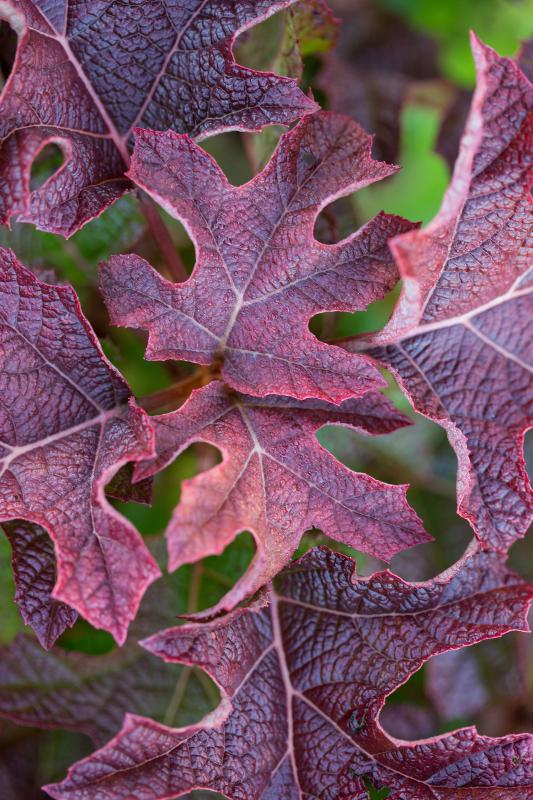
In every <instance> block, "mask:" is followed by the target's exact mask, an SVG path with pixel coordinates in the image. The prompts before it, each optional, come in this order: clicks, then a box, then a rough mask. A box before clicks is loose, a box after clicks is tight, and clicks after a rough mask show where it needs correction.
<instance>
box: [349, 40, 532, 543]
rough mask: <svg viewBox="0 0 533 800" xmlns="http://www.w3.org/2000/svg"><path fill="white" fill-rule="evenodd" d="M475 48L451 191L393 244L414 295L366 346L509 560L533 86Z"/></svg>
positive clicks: (520, 516) (522, 524) (526, 491)
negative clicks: (437, 442) (451, 456)
mask: <svg viewBox="0 0 533 800" xmlns="http://www.w3.org/2000/svg"><path fill="white" fill-rule="evenodd" d="M473 46H474V54H475V58H476V63H477V68H478V87H477V90H476V93H475V96H474V99H473V103H472V108H471V111H470V116H469V120H468V124H467V127H466V131H465V134H464V138H463V144H462V148H461V153H460V156H459V159H458V162H457V165H456V168H455V172H454V176H453V180H452V183H451V186H450V188H449V190H448V193H447V195H446V198H445V200H444V203H443V206H442V208H441V210H440V212H439V214H438V215H437V217H435V219H434V220H433V221H432V222H431V224H430V225H428V227H427V228H426V229H424V230H422V231H413V232H409V233H407V234H405V235H404V236H400V237H398V238H397V239H395V240H393V241H392V243H391V248H392V249H393V252H394V254H395V256H396V259H397V262H398V266H399V268H400V272H401V274H402V277H403V280H404V288H403V293H402V296H401V298H400V301H399V303H398V306H397V308H396V309H395V312H394V314H393V317H392V319H391V321H390V323H389V325H388V326H387V327H386V328H385V330H384V331H383V332H381V333H379V334H377V335H376V336H373V337H371V338H370V341H369V342H367V344H366V345H365V344H362V348H363V349H364V348H365V347H368V345H369V344H371V345H378V346H379V349H377V348H376V349H375V350H373V351H372V353H373V355H374V356H375V357H377V358H379V359H380V360H381V361H382V362H383V363H385V364H387V365H388V366H390V367H391V368H392V369H393V371H394V372H395V374H396V375H397V376H398V378H399V380H400V382H401V385H402V387H403V388H404V390H405V391H406V393H407V394H408V395H409V397H410V398H411V399H412V402H413V404H414V406H415V408H416V409H417V410H418V411H420V412H421V413H422V414H425V415H426V416H428V417H430V418H431V419H434V420H435V421H436V422H438V423H439V424H440V425H442V426H443V427H444V428H445V429H446V431H447V433H448V437H449V439H450V442H451V444H452V445H453V447H454V448H455V450H456V453H457V456H458V461H459V473H458V488H457V495H458V507H459V513H460V514H462V515H463V516H464V517H466V518H467V519H468V520H469V521H470V522H471V523H472V525H473V527H474V528H475V530H476V533H477V535H478V536H479V537H480V539H481V540H482V541H483V542H485V543H486V544H488V545H490V546H491V547H495V548H498V549H500V550H505V549H506V548H507V547H509V545H510V544H511V543H512V542H513V541H514V540H515V539H516V538H517V537H519V536H522V535H523V534H524V533H525V531H526V530H527V527H528V525H529V523H530V521H531V506H532V502H533V494H532V492H531V487H530V484H529V480H528V478H527V473H526V469H525V464H524V460H523V456H522V444H523V437H524V432H525V431H526V430H527V429H528V428H529V427H531V425H532V424H533V423H532V421H533V380H532V371H533V352H532V347H531V342H532V340H531V332H530V323H531V318H532V314H533V297H532V293H531V288H532V286H533V273H532V271H531V269H532V268H531V265H532V258H533V244H532V237H531V231H532V225H533V206H532V199H531V186H532V172H531V169H532V153H533V151H532V148H531V142H532V140H533V87H532V86H531V83H530V82H529V81H528V80H527V78H526V77H525V76H524V75H523V74H522V73H521V72H520V70H519V69H518V68H517V67H516V65H515V64H514V63H513V62H512V61H511V60H510V59H507V58H500V57H499V56H497V54H496V53H494V51H492V50H491V49H490V48H488V47H485V46H484V45H482V44H480V43H479V42H478V41H477V40H475V39H473ZM347 346H348V347H349V348H350V349H354V350H359V349H361V343H360V342H353V343H352V344H348V345H347Z"/></svg>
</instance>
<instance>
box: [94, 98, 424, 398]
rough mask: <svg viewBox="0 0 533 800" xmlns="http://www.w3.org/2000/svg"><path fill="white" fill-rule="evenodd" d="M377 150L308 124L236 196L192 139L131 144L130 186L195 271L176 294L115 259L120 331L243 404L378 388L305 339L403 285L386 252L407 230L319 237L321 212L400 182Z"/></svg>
mask: <svg viewBox="0 0 533 800" xmlns="http://www.w3.org/2000/svg"><path fill="white" fill-rule="evenodd" d="M370 143H371V137H370V136H368V135H367V134H366V133H364V131H363V130H361V128H359V126H358V125H357V124H356V123H355V122H353V121H351V120H350V119H349V118H348V117H342V116H339V115H335V114H328V113H320V114H316V115H313V116H308V117H306V118H305V119H304V120H303V121H302V122H301V123H300V124H299V125H298V126H297V127H296V128H294V129H293V130H292V131H290V132H289V133H286V134H285V135H284V136H283V137H282V139H281V141H280V143H279V146H278V148H277V150H276V152H275V153H274V155H273V157H272V159H271V160H270V162H269V163H268V164H267V166H266V167H265V169H264V170H263V172H261V173H260V174H259V175H258V176H257V177H256V178H254V179H253V180H252V181H250V182H249V183H247V184H245V185H244V186H239V187H236V186H232V185H231V184H229V183H228V181H227V179H226V177H225V175H224V174H223V172H222V171H221V170H220V168H219V167H218V165H217V164H216V163H215V162H214V161H213V159H212V158H211V157H210V156H208V155H207V154H206V153H205V152H204V151H203V150H201V149H200V148H199V147H198V146H197V145H196V144H195V143H194V142H192V141H191V140H190V139H189V138H188V137H186V136H178V135H176V134H174V133H172V132H169V133H154V132H152V131H141V130H139V131H137V138H136V146H135V152H134V156H133V162H132V168H131V170H130V172H129V175H130V176H131V177H132V178H133V180H134V181H135V182H136V183H137V184H138V185H139V186H141V187H142V188H143V189H144V190H145V191H146V192H148V194H151V195H152V197H154V198H155V199H156V200H157V201H158V202H159V203H160V204H161V205H162V206H163V207H164V208H165V209H166V210H167V211H168V212H169V213H170V214H173V215H174V216H175V217H177V218H179V219H181V220H182V222H183V223H184V224H185V225H186V226H187V229H188V231H189V233H190V235H191V237H192V238H193V240H194V243H195V246H196V250H197V263H196V267H195V269H194V272H193V275H192V276H191V278H190V279H189V280H188V281H186V282H185V283H182V284H173V283H170V282H169V281H167V280H165V279H164V278H162V277H161V276H160V275H158V274H157V273H156V272H155V271H154V270H153V269H152V267H151V266H150V265H149V264H148V263H147V262H146V261H144V260H143V259H142V258H139V257H138V256H135V255H130V256H115V257H113V258H111V260H110V261H109V263H108V264H107V265H105V266H104V268H103V270H102V277H101V285H102V290H103V293H104V298H105V300H106V303H107V306H108V308H109V312H110V315H111V320H112V322H113V323H114V324H116V325H129V326H131V327H136V328H144V329H146V330H148V332H149V340H148V348H147V351H146V356H147V358H150V359H158V360H164V359H171V358H173V359H186V360H188V361H194V362H196V363H199V364H210V363H212V362H217V361H220V362H221V371H222V375H223V377H224V380H225V381H226V382H227V383H228V384H229V385H230V386H232V387H233V388H234V389H237V390H238V391H240V392H245V393H247V394H254V395H258V396H264V395H267V394H283V395H289V396H291V397H297V398H299V399H303V398H306V397H317V398H320V399H322V400H328V401H331V402H335V403H338V402H341V401H342V400H344V399H346V398H348V397H352V396H357V395H361V394H363V393H364V392H366V391H368V390H369V389H372V388H376V387H380V386H383V385H384V383H383V379H382V377H381V376H380V375H379V373H378V372H377V370H376V369H375V367H374V366H373V365H372V364H371V363H370V360H369V359H366V360H365V359H364V358H362V357H354V356H349V355H347V354H346V352H344V351H343V350H342V349H341V348H336V347H332V346H331V345H327V344H324V343H323V342H319V341H318V340H317V339H316V338H315V337H314V336H313V335H312V334H311V332H310V331H309V328H308V323H309V320H310V318H311V317H313V316H314V315H315V314H318V313H319V312H321V311H355V310H357V309H363V308H366V306H367V305H368V304H369V303H371V302H373V301H374V300H377V299H379V298H381V297H383V295H384V294H385V293H386V292H388V291H389V290H390V289H392V287H393V286H394V285H395V283H396V281H397V278H398V275H397V270H396V267H395V265H394V260H393V259H392V256H391V254H390V252H389V249H388V247H387V241H388V240H389V239H390V237H391V236H394V235H396V234H398V233H401V232H403V231H407V230H410V229H411V228H413V224H412V223H409V222H407V221H406V220H403V219H401V218H399V217H394V216H391V215H388V214H380V215H379V216H377V217H376V218H375V219H374V220H372V221H371V222H369V223H368V224H367V225H365V227H364V228H362V230H360V231H358V232H357V233H355V234H353V235H352V236H350V237H349V238H348V239H347V240H345V241H344V242H340V243H339V244H336V245H325V244H321V243H320V242H318V241H316V239H315V238H314V236H313V226H314V223H315V220H316V218H317V216H318V214H319V212H320V210H321V209H322V208H323V207H324V206H326V205H327V204H328V203H330V202H331V201H332V200H334V199H335V198H336V197H339V196H341V195H345V194H348V193H350V192H353V191H354V190H355V189H357V188H360V187H362V186H366V185H368V184H370V183H373V182H374V181H376V180H378V179H379V178H384V177H386V176H387V175H390V174H392V173H393V172H394V171H395V169H396V168H395V167H391V166H389V165H388V164H383V163H381V162H377V161H373V160H372V158H371V156H370Z"/></svg>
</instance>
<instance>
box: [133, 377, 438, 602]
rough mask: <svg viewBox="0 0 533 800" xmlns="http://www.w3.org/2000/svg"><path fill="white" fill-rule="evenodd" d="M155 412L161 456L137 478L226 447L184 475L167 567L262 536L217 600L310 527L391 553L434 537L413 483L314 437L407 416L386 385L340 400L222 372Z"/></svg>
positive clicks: (238, 591) (402, 421) (273, 561)
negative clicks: (266, 389) (260, 385)
mask: <svg viewBox="0 0 533 800" xmlns="http://www.w3.org/2000/svg"><path fill="white" fill-rule="evenodd" d="M151 421H152V424H153V427H154V431H155V435H156V451H157V457H156V459H155V460H154V461H153V462H145V463H142V464H139V465H138V466H137V468H136V475H137V477H144V476H146V475H150V474H153V473H154V472H156V471H157V470H160V469H162V468H163V467H164V466H166V465H167V464H168V463H170V462H171V461H172V460H173V459H174V458H176V456H177V455H178V454H179V453H180V452H182V451H183V450H185V449H186V448H187V447H189V445H190V444H192V443H193V442H195V441H203V442H208V443H209V444H211V445H214V446H215V447H218V448H219V449H220V450H221V451H222V454H223V461H222V463H221V464H219V465H218V466H216V467H214V468H213V469H211V470H209V471H208V472H204V473H202V474H201V475H198V476H197V477H195V478H193V479H192V480H188V481H184V482H183V484H182V495H181V502H180V503H179V505H178V506H177V508H176V510H175V512H174V515H173V518H172V520H171V522H170V525H169V527H168V530H167V539H168V549H169V568H170V569H171V570H174V569H177V568H178V567H179V566H181V565H182V564H185V563H188V562H191V561H197V560H198V559H201V558H203V557H204V556H206V555H210V554H214V553H221V552H222V551H223V550H224V548H225V547H226V546H227V545H228V544H229V543H230V542H231V541H232V540H233V539H234V538H235V537H236V536H237V534H238V533H240V532H241V531H243V530H249V531H250V532H251V533H252V535H253V536H254V538H255V542H256V548H257V552H256V556H255V558H254V560H253V562H252V564H251V565H250V566H249V568H248V570H247V571H246V573H245V574H244V575H243V577H242V578H241V579H240V580H239V581H238V582H237V583H236V584H235V586H234V587H233V588H232V589H231V590H230V591H229V592H228V594H226V596H225V597H224V598H223V600H222V601H221V603H220V604H219V606H217V609H218V608H224V609H229V608H232V607H233V606H234V605H235V604H236V603H238V602H240V601H241V600H243V599H244V598H245V597H246V596H248V595H250V594H251V593H252V592H255V591H256V590H257V589H258V588H259V587H260V586H262V585H263V584H264V583H266V582H267V581H269V580H270V579H271V578H272V577H273V576H274V575H275V574H276V573H277V572H279V570H280V569H282V568H283V567H284V566H285V564H286V563H287V562H288V561H289V560H290V557H291V555H292V553H293V552H294V550H295V549H296V548H297V546H298V543H299V541H300V538H301V536H302V535H303V533H304V532H305V531H306V530H308V529H309V528H312V527H317V528H321V529H322V530H323V531H324V533H326V534H327V535H328V536H331V537H333V538H334V539H337V540H338V541H342V542H344V543H346V544H348V545H351V546H352V547H357V548H358V549H360V550H365V551H367V552H370V553H373V554H375V555H377V556H379V557H380V558H384V559H389V558H390V557H391V556H393V555H394V554H395V553H397V552H398V551H400V550H404V549H405V548H407V547H411V546H412V545H415V544H418V543H419V542H424V541H427V540H428V539H429V537H428V535H427V534H426V533H425V531H424V529H423V527H422V524H421V522H420V520H419V519H418V517H417V515H416V514H415V512H414V511H413V510H412V509H411V508H410V507H409V505H408V504H407V502H406V499H405V492H406V487H405V486H389V485H387V484H384V483H381V482H380V481H377V480H375V479H374V478H372V477H370V476H369V475H363V474H359V473H355V472H352V471H351V470H349V469H348V468H347V467H345V466H343V465H342V464H341V463H340V462H338V461H336V460H335V458H334V457H333V456H332V455H330V454H329V453H328V452H327V451H326V450H324V449H323V448H322V447H321V445H320V444H319V443H318V441H317V439H316V436H315V434H316V432H317V431H318V430H319V429H320V428H322V427H323V426H324V425H344V426H347V427H351V428H353V429H355V430H358V431H360V432H362V433H367V434H370V435H372V434H380V433H390V432H391V431H393V430H396V429H397V428H400V427H403V426H404V425H406V424H409V420H408V419H407V418H406V417H404V415H403V414H400V413H399V412H398V411H396V410H395V409H394V408H393V406H392V405H391V404H390V403H389V402H388V401H387V400H386V398H385V397H383V395H381V394H379V393H378V392H372V393H369V394H368V395H366V396H365V397H363V398H359V399H355V400H346V401H345V402H344V403H342V404H341V405H340V406H335V405H332V404H330V403H324V402H323V401H317V400H307V401H295V400H292V399H290V398H287V397H275V396H270V397H266V398H263V399H258V398H254V397H249V396H244V395H235V394H231V393H229V392H228V391H227V389H226V388H225V387H224V385H223V384H222V383H221V382H219V381H214V382H212V383H211V384H209V385H208V386H206V387H204V388H203V389H199V390H197V391H195V392H193V394H192V395H191V397H190V399H189V400H188V401H187V403H186V404H185V405H183V406H182V407H181V408H179V409H178V410H177V411H173V412H171V413H169V414H162V415H160V416H157V417H152V418H151ZM210 613H213V609H211V610H210Z"/></svg>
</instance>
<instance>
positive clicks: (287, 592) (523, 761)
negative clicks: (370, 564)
mask: <svg viewBox="0 0 533 800" xmlns="http://www.w3.org/2000/svg"><path fill="white" fill-rule="evenodd" d="M354 566H355V565H354V562H353V561H352V560H351V559H349V558H347V557H346V556H342V555H339V554H337V553H331V552H329V551H328V550H326V549H325V548H324V549H316V550H314V551H312V552H311V553H308V554H307V555H306V556H304V557H303V558H302V559H300V560H299V561H297V562H295V563H294V564H293V565H291V568H290V569H288V570H286V571H285V573H283V574H282V575H281V576H280V578H279V579H278V581H277V583H276V587H275V589H274V590H273V591H272V592H271V593H268V594H265V595H263V596H262V597H261V598H259V599H258V600H256V601H255V602H254V603H253V604H252V605H251V606H250V607H249V608H246V609H239V610H237V611H234V612H232V613H231V614H228V615H227V616H225V617H223V618H221V619H217V620H215V621H213V622H210V623H207V624H206V623H203V624H202V623H200V624H189V625H185V626H182V627H178V628H171V629H169V630H166V631H163V632H162V633H159V634H156V635H155V636H153V637H151V638H150V639H148V640H146V641H145V642H144V646H145V647H146V648H147V649H148V650H150V651H151V652H153V653H155V654H157V655H159V656H161V657H162V658H164V659H165V660H167V661H171V662H179V663H186V664H196V665H199V666H201V667H202V668H203V669H205V670H206V671H208V672H209V674H210V675H211V676H212V677H213V678H214V680H215V681H216V682H217V683H218V684H219V686H220V688H221V691H222V694H223V700H222V703H221V705H220V706H219V707H218V709H217V710H216V711H215V712H213V713H212V714H210V715H209V716H208V717H206V718H204V720H203V723H201V724H199V725H197V726H192V727H189V728H181V729H172V728H168V727H165V726H162V725H159V724H157V723H155V722H153V721H152V720H149V719H146V718H143V717H138V716H133V715H129V716H128V717H127V718H126V721H125V724H124V727H123V729H122V731H121V733H120V734H118V736H116V737H115V739H113V740H112V741H111V742H110V743H109V744H108V745H107V746H106V747H104V748H102V749H101V750H100V751H98V752H96V753H95V754H93V755H92V756H89V757H88V758H87V759H85V760H83V761H80V762H79V763H78V764H77V765H75V766H74V767H73V768H72V769H71V770H70V771H69V774H68V776H67V778H66V779H65V780H64V781H63V782H62V783H60V784H55V785H51V786H48V787H46V791H47V792H48V793H49V794H50V795H51V796H52V797H54V798H56V800H67V798H68V800H93V798H95V797H96V796H97V797H98V800H119V799H120V800H125V798H132V797H135V798H136V800H170V798H175V797H181V796H182V795H183V794H184V793H185V792H187V791H189V790H190V789H193V788H209V789H213V790H214V791H219V792H221V793H222V794H224V795H225V796H226V797H228V798H231V800H267V799H268V800H280V798H283V800H303V798H309V800H311V798H316V800H318V798H320V799H321V800H354V798H356V799H357V800H363V798H365V797H366V796H367V793H366V789H365V786H366V785H367V784H368V782H372V784H373V785H374V786H376V787H382V786H386V787H389V788H390V789H392V793H391V794H390V796H389V797H390V800H459V798H460V800H515V799H516V798H517V797H520V798H521V800H530V798H531V797H533V785H532V778H531V763H532V762H531V759H532V755H533V738H532V737H530V736H528V735H514V736H507V737H505V738H502V739H490V738H488V737H485V736H480V735H478V734H477V733H476V731H475V729H473V728H466V729H463V730H459V731H455V732H453V733H449V734H445V735H444V736H440V737H436V738H435V739H427V740H424V741H417V742H405V741H401V740H397V739H392V738H390V737H389V736H387V734H386V733H385V732H384V730H383V729H382V728H381V726H380V723H379V712H380V710H381V708H382V706H383V703H384V701H385V698H386V697H387V695H389V694H390V693H391V692H392V691H394V689H395V688H397V687H398V686H399V685H401V684H402V683H403V682H404V681H405V680H406V679H407V678H408V677H409V676H410V675H412V674H413V673H414V672H415V671H416V670H418V669H419V668H420V667H421V666H422V664H423V663H424V662H425V661H426V660H427V659H428V658H429V657H430V656H432V655H434V654H436V653H439V652H443V651H446V650H450V649H455V648H459V647H463V646H465V645H469V644H472V643H474V642H476V641H479V640H482V639H486V638H490V637H494V636H501V635H502V634H503V633H505V632H507V631H509V630H510V629H512V628H520V629H523V628H524V626H525V613H526V610H527V606H528V603H529V601H530V599H531V597H532V594H533V590H532V587H528V586H527V585H525V584H524V583H523V582H522V581H521V579H520V578H518V577H517V576H516V575H514V574H512V573H510V572H508V571H507V569H506V568H505V566H504V564H503V561H502V559H501V557H499V556H497V555H495V554H483V553H479V552H471V553H469V554H468V555H467V556H465V558H464V559H463V560H462V561H461V562H459V564H458V565H456V566H455V567H454V568H453V569H452V570H450V571H448V572H447V573H444V574H443V575H441V576H439V577H438V578H436V579H433V580H432V581H429V582H428V583H419V584H408V583H406V582H404V581H403V580H402V579H401V578H398V577H397V576H395V575H393V574H392V573H390V572H381V573H376V574H375V575H373V576H372V577H370V578H357V577H356V576H355V575H354Z"/></svg>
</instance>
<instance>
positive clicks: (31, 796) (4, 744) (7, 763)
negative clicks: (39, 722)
mask: <svg viewBox="0 0 533 800" xmlns="http://www.w3.org/2000/svg"><path fill="white" fill-rule="evenodd" d="M40 736H41V734H40V733H35V732H31V731H22V732H20V734H19V731H18V730H17V729H16V728H15V726H13V728H12V730H11V729H8V730H7V731H5V730H2V731H1V732H0V797H1V798H2V800H45V798H46V794H45V793H44V792H42V791H41V789H40V787H39V784H40V783H42V777H41V780H39V776H38V774H37V772H38V769H37V765H38V763H39V749H40V744H41V742H40V740H39V739H40Z"/></svg>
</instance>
